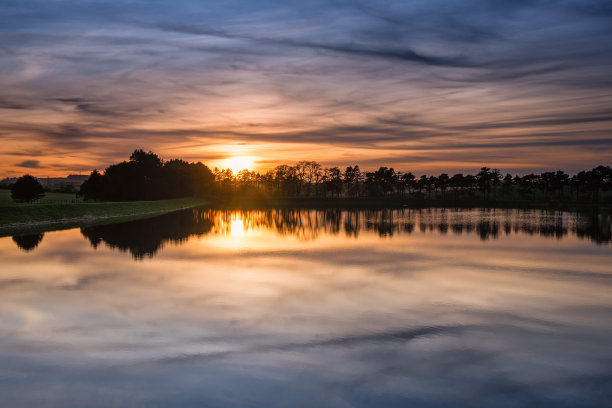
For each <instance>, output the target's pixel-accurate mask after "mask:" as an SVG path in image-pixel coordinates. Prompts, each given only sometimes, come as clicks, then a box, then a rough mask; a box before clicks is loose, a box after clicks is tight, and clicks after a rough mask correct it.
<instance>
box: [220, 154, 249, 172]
mask: <svg viewBox="0 0 612 408" xmlns="http://www.w3.org/2000/svg"><path fill="white" fill-rule="evenodd" d="M254 163H255V161H254V160H253V158H252V157H249V156H236V157H231V158H229V159H227V160H225V162H224V166H223V167H225V168H229V169H231V170H232V171H233V172H234V173H238V172H239V171H240V170H245V169H249V170H252V169H253V165H254Z"/></svg>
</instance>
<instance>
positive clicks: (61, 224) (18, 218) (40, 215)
mask: <svg viewBox="0 0 612 408" xmlns="http://www.w3.org/2000/svg"><path fill="white" fill-rule="evenodd" d="M205 204H206V201H205V200H203V199H198V198H179V199H174V200H159V201H130V202H100V203H88V202H80V203H62V202H60V203H42V204H41V203H33V204H18V205H15V204H11V203H8V204H5V203H0V236H6V235H14V234H16V233H30V232H31V233H34V232H43V231H51V230H57V229H65V228H71V227H75V226H85V225H100V224H106V223H112V222H120V221H130V220H134V219H141V218H147V217H152V216H155V215H160V214H164V213H169V212H172V211H177V210H180V209H183V208H190V207H196V206H202V205H205Z"/></svg>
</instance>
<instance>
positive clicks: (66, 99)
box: [0, 0, 612, 178]
mask: <svg viewBox="0 0 612 408" xmlns="http://www.w3.org/2000/svg"><path fill="white" fill-rule="evenodd" d="M0 89H1V92H0V142H1V144H2V148H0V178H2V177H7V176H17V175H21V174H24V173H31V174H34V175H37V176H64V175H67V174H68V173H79V172H81V173H83V174H85V173H89V172H90V171H91V170H92V169H93V168H99V169H103V168H105V167H106V166H108V165H109V164H111V163H114V162H117V161H120V160H124V159H126V158H127V157H128V156H129V154H130V153H131V152H132V151H133V150H134V149H136V148H143V149H145V150H153V151H154V152H156V153H158V154H159V155H160V156H161V157H162V158H175V157H178V158H183V159H185V160H189V161H198V160H200V161H203V162H204V163H206V164H208V165H209V166H210V167H215V166H220V167H224V166H228V167H231V166H236V165H237V163H238V164H240V163H248V164H249V167H250V168H252V169H256V170H266V169H270V168H272V167H273V166H275V165H277V164H281V163H288V164H291V163H293V162H296V161H298V160H316V161H319V162H321V163H322V164H324V165H327V166H329V165H339V166H346V165H353V164H359V165H360V167H362V168H363V169H372V168H374V167H378V166H380V165H386V166H391V167H394V168H395V169H396V170H400V171H412V172H415V173H428V174H439V173H440V172H442V171H444V172H449V173H452V172H455V171H464V172H475V171H477V169H478V168H479V167H481V166H482V165H488V166H490V167H497V168H500V169H501V170H502V171H504V172H506V171H508V172H513V173H519V174H523V173H527V172H531V171H543V170H549V169H551V170H556V169H563V170H566V171H568V172H570V173H571V172H575V171H576V170H581V169H590V168H592V167H594V166H596V165H599V164H604V165H610V164H611V162H612V2H610V1H608V0H600V1H597V0H516V1H499V0H488V1H487V0H482V1H470V0H414V1H407V0H406V1H399V0H398V1H389V0H388V1H382V0H380V1H378V0H368V1H366V0H361V1H351V0H333V1H330V0H325V1H318V0H308V1H304V0H302V1H291V0H283V1H280V0H279V1H269V0H261V1H249V0H224V1H202V0H198V1H196V0H193V1H182V0H181V1H179V0H175V1H172V2H169V1H153V0H146V1H145V0H130V1H128V0H125V1H111V0H104V1H94V0H72V1H68V0H2V2H1V3H0Z"/></svg>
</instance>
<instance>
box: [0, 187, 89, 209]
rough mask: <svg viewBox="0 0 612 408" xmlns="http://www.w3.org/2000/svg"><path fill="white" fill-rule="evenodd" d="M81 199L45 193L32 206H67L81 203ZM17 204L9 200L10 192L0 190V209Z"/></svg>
mask: <svg viewBox="0 0 612 408" xmlns="http://www.w3.org/2000/svg"><path fill="white" fill-rule="evenodd" d="M82 201H83V199H82V198H77V197H76V195H75V194H74V193H56V192H53V191H47V192H45V196H44V197H43V198H41V199H40V200H38V201H36V202H35V203H34V204H68V203H78V202H82ZM7 205H21V204H17V203H15V202H14V201H13V199H12V198H11V190H9V189H0V207H4V206H7Z"/></svg>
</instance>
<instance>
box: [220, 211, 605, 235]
mask: <svg viewBox="0 0 612 408" xmlns="http://www.w3.org/2000/svg"><path fill="white" fill-rule="evenodd" d="M210 218H211V219H214V220H215V231H216V232H218V233H227V232H229V228H230V226H231V220H232V219H235V218H239V219H241V220H242V221H243V225H244V227H245V228H246V229H254V228H267V229H272V230H274V231H275V232H276V233H278V234H280V235H283V236H284V235H291V236H295V237H297V238H298V239H302V240H310V239H315V238H317V237H318V236H319V235H320V234H321V233H328V234H338V233H339V232H340V231H342V230H343V232H344V233H345V234H346V235H347V236H352V237H357V236H358V235H359V234H360V233H361V232H364V231H371V232H375V233H377V234H378V235H380V236H393V235H394V234H399V233H403V234H411V233H413V232H414V231H415V226H418V230H419V231H420V232H422V233H438V234H441V235H444V234H447V233H449V232H452V233H453V234H455V235H461V234H464V233H465V234H473V233H476V234H477V235H478V236H479V237H480V239H482V240H488V239H496V238H498V237H499V236H500V235H511V234H526V235H540V236H543V237H552V238H562V237H563V236H566V235H568V234H569V233H573V234H575V235H577V236H579V237H588V238H591V239H592V240H594V241H596V242H599V243H604V242H610V241H611V240H612V237H611V233H610V224H611V216H610V215H609V214H602V213H596V214H593V215H590V214H588V215H584V214H579V213H576V214H571V213H564V212H558V211H541V210H494V209H487V210H450V209H418V210H415V209H400V210H389V209H386V210H376V211H374V210H371V211H339V210H287V209H283V210H267V211H224V212H215V211H213V210H210Z"/></svg>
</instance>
